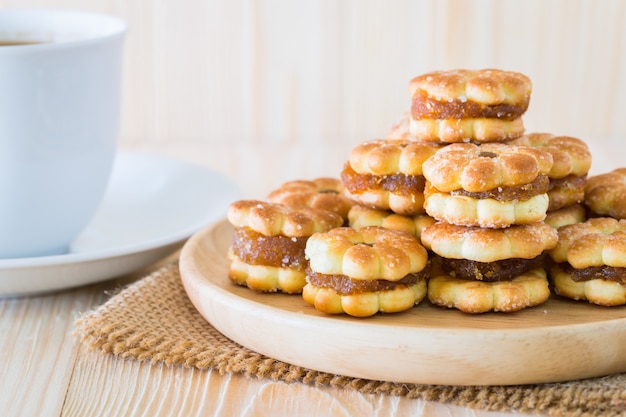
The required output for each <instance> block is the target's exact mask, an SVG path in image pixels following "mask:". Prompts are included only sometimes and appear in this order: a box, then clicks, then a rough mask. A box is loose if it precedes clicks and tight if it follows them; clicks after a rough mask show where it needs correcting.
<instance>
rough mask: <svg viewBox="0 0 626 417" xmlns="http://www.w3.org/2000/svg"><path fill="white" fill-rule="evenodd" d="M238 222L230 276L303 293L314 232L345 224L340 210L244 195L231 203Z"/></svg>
mask: <svg viewBox="0 0 626 417" xmlns="http://www.w3.org/2000/svg"><path fill="white" fill-rule="evenodd" d="M228 220H229V221H230V223H231V224H232V225H233V226H235V230H234V233H233V239H232V242H231V245H230V247H229V250H228V259H229V260H230V268H229V278H230V279H231V281H233V282H234V283H236V284H239V285H243V286H247V287H249V288H251V289H254V290H257V291H264V292H273V291H282V292H285V293H300V292H302V288H303V287H304V284H305V280H306V274H305V268H306V266H307V262H306V258H305V253H304V248H305V245H306V241H307V239H308V238H309V236H310V235H312V234H313V233H315V232H319V231H326V230H330V229H332V228H334V227H339V226H341V225H342V224H343V219H342V218H341V216H339V215H338V214H336V213H333V212H330V211H326V210H317V209H311V208H297V207H289V206H284V205H281V204H275V203H268V202H263V201H258V200H240V201H235V202H233V203H232V204H231V205H230V206H229V208H228Z"/></svg>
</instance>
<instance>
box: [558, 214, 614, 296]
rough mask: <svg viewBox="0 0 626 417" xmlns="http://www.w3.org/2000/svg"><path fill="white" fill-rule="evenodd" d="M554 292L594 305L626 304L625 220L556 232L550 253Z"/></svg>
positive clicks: (590, 223)
mask: <svg viewBox="0 0 626 417" xmlns="http://www.w3.org/2000/svg"><path fill="white" fill-rule="evenodd" d="M549 254H550V257H551V258H552V260H553V261H554V265H553V266H552V267H551V269H550V278H551V279H552V281H553V284H554V288H555V291H556V292H557V294H560V295H562V296H564V297H567V298H572V299H576V300H588V301H589V302H591V303H594V304H600V305H605V306H615V305H623V304H626V220H617V219H614V218H610V217H598V218H591V219H588V220H586V221H584V222H582V223H576V224H571V225H567V226H563V227H561V228H560V229H559V241H558V244H557V245H556V247H555V248H554V249H552V250H551V251H550V252H549Z"/></svg>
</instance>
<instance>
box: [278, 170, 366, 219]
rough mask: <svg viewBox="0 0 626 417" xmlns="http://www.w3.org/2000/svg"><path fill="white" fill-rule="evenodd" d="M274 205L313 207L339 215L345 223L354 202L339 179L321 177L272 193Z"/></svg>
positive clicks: (289, 183) (291, 183) (284, 186)
mask: <svg viewBox="0 0 626 417" xmlns="http://www.w3.org/2000/svg"><path fill="white" fill-rule="evenodd" d="M267 199H268V200H269V201H270V202H272V203H278V204H284V205H286V206H293V207H311V208H315V209H321V210H329V211H333V212H335V213H337V214H339V215H340V216H341V217H343V219H344V221H347V219H348V212H349V211H350V207H352V206H353V205H354V202H353V201H352V200H350V199H349V198H348V197H346V196H345V195H344V187H343V184H342V182H341V181H340V180H339V179H337V178H330V177H321V178H316V179H313V180H295V181H289V182H286V183H284V184H283V185H281V186H280V187H279V188H277V189H276V190H273V191H272V192H270V194H269V195H268V196H267Z"/></svg>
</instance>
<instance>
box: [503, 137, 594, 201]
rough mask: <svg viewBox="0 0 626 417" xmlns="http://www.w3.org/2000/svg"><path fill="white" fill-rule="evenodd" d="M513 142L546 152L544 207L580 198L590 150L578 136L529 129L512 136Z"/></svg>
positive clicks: (583, 194) (589, 161) (589, 164)
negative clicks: (547, 186) (549, 162)
mask: <svg viewBox="0 0 626 417" xmlns="http://www.w3.org/2000/svg"><path fill="white" fill-rule="evenodd" d="M511 144H514V145H521V146H531V147H539V148H542V149H545V150H546V151H548V152H550V154H551V155H552V159H553V161H554V163H553V164H552V169H551V170H550V172H548V174H547V175H548V177H549V178H550V189H549V191H548V197H549V198H550V205H549V207H548V211H552V210H558V209H560V208H563V207H566V206H570V205H572V204H578V203H581V202H583V200H584V197H585V184H586V183H587V173H588V172H589V168H590V167H591V152H590V150H589V147H588V146H587V144H586V143H585V142H584V141H582V140H581V139H578V138H574V137H570V136H556V135H553V134H550V133H531V134H527V135H524V136H522V137H521V138H518V139H515V140H514V141H512V142H511Z"/></svg>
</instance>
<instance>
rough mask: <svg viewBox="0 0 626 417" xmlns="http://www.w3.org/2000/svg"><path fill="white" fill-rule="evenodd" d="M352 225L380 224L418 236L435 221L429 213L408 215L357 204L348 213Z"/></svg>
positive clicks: (386, 227)
mask: <svg viewBox="0 0 626 417" xmlns="http://www.w3.org/2000/svg"><path fill="white" fill-rule="evenodd" d="M348 220H349V225H350V227H352V228H354V229H360V228H362V227H365V226H380V227H383V228H385V229H391V230H401V231H404V232H407V233H410V234H412V235H415V236H417V237H418V238H419V237H420V235H421V234H422V230H424V229H425V228H427V227H428V226H431V225H433V224H434V223H435V219H433V218H432V217H430V216H429V215H427V214H416V215H413V216H407V215H403V214H396V213H394V212H391V211H386V210H376V209H372V208H369V207H365V206H361V205H359V204H356V205H354V206H352V208H351V209H350V212H349V213H348Z"/></svg>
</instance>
